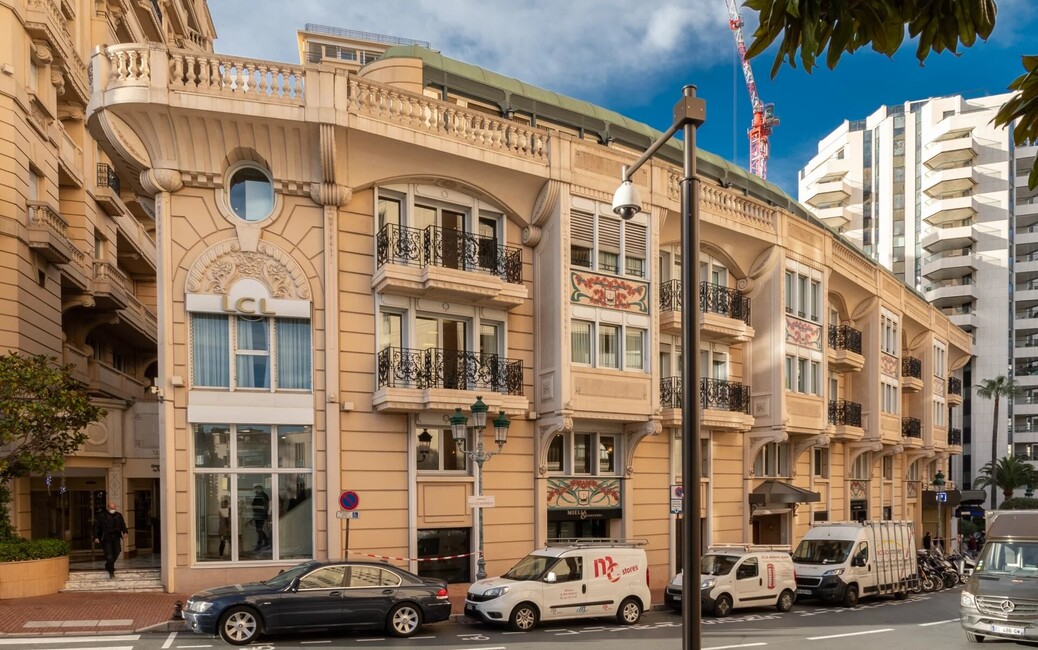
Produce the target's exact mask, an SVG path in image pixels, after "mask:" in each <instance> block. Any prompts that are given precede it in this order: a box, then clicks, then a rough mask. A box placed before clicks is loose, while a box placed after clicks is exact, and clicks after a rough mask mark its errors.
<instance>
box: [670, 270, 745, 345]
mask: <svg viewBox="0 0 1038 650" xmlns="http://www.w3.org/2000/svg"><path fill="white" fill-rule="evenodd" d="M681 307H682V305H681V280H668V281H667V282H664V283H663V284H661V285H660V330H661V331H663V332H669V333H671V334H680V333H681V313H682V309H681ZM699 309H700V312H701V314H702V316H701V328H700V336H702V338H703V340H705V341H715V342H718V343H727V344H729V345H730V344H733V343H745V342H747V341H749V340H751V339H752V338H753V334H754V331H753V328H752V327H750V299H749V298H747V297H746V296H744V295H743V294H742V292H741V291H738V290H736V289H730V288H728V287H726V286H723V285H719V284H714V283H712V282H705V281H704V282H700V283H699Z"/></svg>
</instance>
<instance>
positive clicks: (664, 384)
mask: <svg viewBox="0 0 1038 650" xmlns="http://www.w3.org/2000/svg"><path fill="white" fill-rule="evenodd" d="M660 406H662V407H663V408H665V409H679V408H681V377H664V378H663V379H661V380H660Z"/></svg>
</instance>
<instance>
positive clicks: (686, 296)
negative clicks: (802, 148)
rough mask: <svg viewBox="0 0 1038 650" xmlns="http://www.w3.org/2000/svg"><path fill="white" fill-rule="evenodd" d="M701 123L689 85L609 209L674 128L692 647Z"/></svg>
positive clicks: (696, 575) (624, 198)
mask: <svg viewBox="0 0 1038 650" xmlns="http://www.w3.org/2000/svg"><path fill="white" fill-rule="evenodd" d="M705 121H706V102H705V101H703V100H702V99H699V98H698V97H696V87H695V86H691V85H689V86H685V87H684V88H683V89H682V98H681V100H680V101H679V102H678V103H677V104H675V105H674V123H673V124H672V125H671V126H670V128H669V129H667V131H666V132H665V133H663V134H662V135H661V136H660V137H659V138H657V139H656V141H655V142H653V143H652V144H651V145H649V148H648V149H647V150H646V151H645V153H643V154H642V155H641V157H640V158H638V160H636V161H634V164H632V165H630V166H627V167H624V168H623V171H622V173H621V176H620V181H621V182H620V187H619V188H617V190H616V193H615V194H613V212H615V213H616V214H618V215H620V217H621V218H623V219H631V218H632V217H634V216H635V215H636V214H638V212H640V211H641V207H642V204H641V199H640V198H639V196H638V190H637V188H635V186H634V183H632V182H631V176H632V175H633V174H634V173H635V172H636V171H638V169H639V168H640V167H641V166H642V165H643V164H645V162H646V161H648V160H649V158H651V157H652V156H653V154H655V153H656V152H657V151H658V150H659V149H660V147H662V146H663V145H664V144H666V142H667V141H668V140H670V139H671V138H672V137H674V135H675V134H676V133H677V132H678V130H679V129H681V130H682V137H683V139H684V141H685V151H684V159H683V162H684V169H683V174H682V178H681V309H682V312H683V313H682V317H681V323H682V325H681V346H682V354H681V376H682V381H681V408H682V417H681V484H682V490H683V492H684V507H683V510H684V517H682V520H681V525H682V528H681V532H682V540H683V541H684V545H685V549H683V552H682V554H681V559H682V561H681V570H682V572H683V574H684V580H683V583H682V584H683V593H682V598H681V603H682V604H681V620H682V636H681V647H682V648H683V650H698V648H699V647H700V639H701V638H702V625H703V621H702V612H701V611H700V593H699V592H700V584H699V583H700V564H701V563H700V556H701V555H702V549H701V548H700V547H701V542H702V540H701V539H700V526H699V509H700V503H699V501H700V499H699V474H700V460H699V417H700V403H699V400H698V399H696V389H697V388H698V386H699V367H698V366H699V179H698V178H696V129H697V128H698V127H699V125H701V124H702V123H703V122H705Z"/></svg>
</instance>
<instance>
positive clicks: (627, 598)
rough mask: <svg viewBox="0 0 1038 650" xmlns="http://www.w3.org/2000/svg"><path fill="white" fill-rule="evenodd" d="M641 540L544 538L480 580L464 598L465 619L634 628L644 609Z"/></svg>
mask: <svg viewBox="0 0 1038 650" xmlns="http://www.w3.org/2000/svg"><path fill="white" fill-rule="evenodd" d="M644 545H645V541H643V540H603V539H569V540H549V542H548V545H547V546H545V547H544V548H542V549H538V550H536V551H534V552H532V553H530V554H529V555H527V556H526V557H524V558H523V559H522V560H520V561H519V563H518V564H516V565H515V566H514V567H512V568H511V569H510V570H509V571H508V573H506V574H504V575H503V576H501V577H498V578H488V579H486V580H479V581H477V582H475V583H473V584H472V586H470V587H469V592H468V594H467V595H466V596H465V615H466V616H468V617H470V618H475V619H478V620H480V621H483V622H486V623H499V624H505V625H508V626H509V627H511V628H512V629H513V630H516V631H520V632H525V631H528V630H532V629H533V628H534V627H536V626H537V623H538V622H540V621H554V620H564V619H574V618H594V617H600V616H610V617H615V618H616V620H617V621H618V622H619V623H620V624H622V625H633V624H634V623H637V622H638V620H639V619H640V618H641V615H642V612H643V611H644V610H646V609H648V608H649V606H650V604H651V602H650V601H651V599H652V597H651V595H650V593H649V568H648V560H647V559H646V557H645V549H644V548H643V546H644Z"/></svg>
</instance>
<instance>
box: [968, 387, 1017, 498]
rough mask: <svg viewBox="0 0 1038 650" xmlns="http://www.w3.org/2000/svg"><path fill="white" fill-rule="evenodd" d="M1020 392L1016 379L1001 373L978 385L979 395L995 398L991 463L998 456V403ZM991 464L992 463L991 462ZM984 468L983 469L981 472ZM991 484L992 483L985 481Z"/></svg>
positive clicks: (985, 397) (992, 491) (994, 495)
mask: <svg viewBox="0 0 1038 650" xmlns="http://www.w3.org/2000/svg"><path fill="white" fill-rule="evenodd" d="M1019 393H1020V387H1019V386H1017V385H1016V380H1014V379H1010V378H1008V377H1006V376H1005V375H999V376H998V377H995V378H994V379H985V380H984V381H982V382H980V383H979V384H978V385H977V396H978V397H983V398H984V399H994V400H995V413H994V415H993V416H992V417H991V463H994V462H995V459H996V458H998V403H999V401H1000V400H1001V399H1002V398H1003V397H1016V396H1017V395H1018V394H1019ZM989 464H990V463H989ZM983 471H984V470H983V469H982V470H981V472H983ZM985 485H990V483H985ZM995 499H996V494H995V490H994V489H992V490H991V509H992V510H994V509H995Z"/></svg>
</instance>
